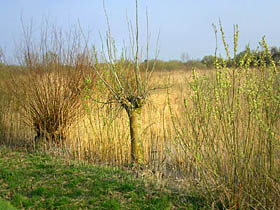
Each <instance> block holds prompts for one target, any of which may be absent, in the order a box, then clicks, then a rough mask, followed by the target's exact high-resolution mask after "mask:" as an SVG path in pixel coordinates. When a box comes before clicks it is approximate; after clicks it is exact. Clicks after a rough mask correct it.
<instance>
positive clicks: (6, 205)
mask: <svg viewBox="0 0 280 210" xmlns="http://www.w3.org/2000/svg"><path fill="white" fill-rule="evenodd" d="M0 210H16V208H15V207H13V206H12V204H11V203H10V202H9V201H5V200H2V199H0Z"/></svg>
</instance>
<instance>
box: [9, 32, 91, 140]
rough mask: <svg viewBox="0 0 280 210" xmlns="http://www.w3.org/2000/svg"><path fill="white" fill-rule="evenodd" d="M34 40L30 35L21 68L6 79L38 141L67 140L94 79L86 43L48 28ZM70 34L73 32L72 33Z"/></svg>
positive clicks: (81, 110) (23, 53)
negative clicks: (87, 81) (38, 40)
mask: <svg viewBox="0 0 280 210" xmlns="http://www.w3.org/2000/svg"><path fill="white" fill-rule="evenodd" d="M45 30H46V33H42V37H41V41H40V42H39V43H33V42H32V41H31V38H32V37H29V36H28V34H27V35H26V34H25V36H26V37H24V39H25V40H27V41H26V43H25V46H23V49H21V51H20V53H21V54H20V55H19V58H20V59H19V61H20V63H21V66H22V68H21V70H17V71H11V73H10V80H8V81H7V82H6V86H7V87H8V91H12V94H13V96H14V102H15V103H16V104H17V105H18V107H19V112H20V114H21V116H22V119H23V121H24V122H25V123H26V124H27V125H28V126H29V127H31V128H32V129H34V131H35V132H36V137H35V140H36V141H39V140H40V139H46V140H47V141H49V142H55V143H59V142H61V141H63V140H65V139H66V137H67V133H68V131H69V128H70V127H71V125H72V124H73V123H74V122H75V121H76V120H77V118H78V116H83V115H84V114H85V113H84V109H83V98H84V92H85V91H86V89H88V88H93V87H89V86H88V84H86V82H85V81H86V79H89V80H91V81H93V80H94V78H95V76H94V74H93V73H91V66H92V65H93V61H91V60H90V55H89V51H88V50H87V45H86V43H82V42H81V40H79V38H78V37H79V36H78V34H76V33H74V34H71V33H66V34H67V37H66V38H67V42H68V44H67V45H66V44H65V42H64V40H65V37H63V35H62V34H63V33H62V32H60V33H59V34H60V36H61V37H60V36H58V31H56V30H55V29H54V31H48V30H49V29H48V28H46V29H45ZM69 34H70V35H69Z"/></svg>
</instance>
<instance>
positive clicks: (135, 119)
mask: <svg viewBox="0 0 280 210" xmlns="http://www.w3.org/2000/svg"><path fill="white" fill-rule="evenodd" d="M141 111H142V107H140V108H135V109H131V110H129V111H128V110H127V114H128V117H129V128H130V139H131V153H130V154H131V162H132V163H139V161H140V159H141V157H140V146H139V143H140V133H139V131H140V128H141Z"/></svg>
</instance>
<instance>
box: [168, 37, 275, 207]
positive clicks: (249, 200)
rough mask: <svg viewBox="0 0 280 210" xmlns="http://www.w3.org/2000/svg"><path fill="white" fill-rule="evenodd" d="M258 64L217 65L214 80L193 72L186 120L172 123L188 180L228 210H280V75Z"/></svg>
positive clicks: (264, 46)
mask: <svg viewBox="0 0 280 210" xmlns="http://www.w3.org/2000/svg"><path fill="white" fill-rule="evenodd" d="M262 47H263V50H262V51H261V52H260V55H261V54H262V53H265V52H267V49H268V48H267V45H266V43H265V41H264V40H263V42H262ZM247 56H248V55H247ZM260 58H263V59H265V56H264V55H262V56H261V57H260ZM246 59H248V60H253V59H255V58H254V57H253V56H251V57H246ZM243 60H244V58H243ZM260 61H261V63H262V65H260V66H259V67H258V68H255V69H251V68H250V65H246V64H245V63H244V62H241V64H242V63H243V64H242V65H241V66H240V67H239V68H227V67H223V68H222V67H221V65H218V66H217V70H216V72H215V74H214V75H212V76H203V77H199V76H198V75H197V74H196V72H195V71H194V73H193V80H192V81H191V82H190V83H189V85H190V91H191V93H188V95H189V97H187V98H185V101H184V105H183V106H184V114H183V116H184V117H181V118H179V117H178V118H175V117H174V129H175V131H176V133H177V136H176V139H178V143H179V144H180V145H181V146H182V149H183V151H184V154H185V157H184V159H185V162H186V165H187V166H188V167H189V170H190V171H189V174H193V178H194V179H195V182H198V184H199V186H200V189H201V192H204V193H206V196H208V198H209V199H210V201H211V203H214V204H215V205H217V206H219V205H220V206H221V207H222V208H224V209H252V208H253V209H277V208H278V207H279V206H280V200H279V194H280V181H279V180H280V168H279V164H280V156H279V154H280V142H279V135H280V133H279V130H280V97H279V96H280V94H279V93H280V86H279V81H280V69H279V68H276V67H275V66H274V68H271V67H268V66H266V62H265V61H264V60H260ZM173 114H174V113H173Z"/></svg>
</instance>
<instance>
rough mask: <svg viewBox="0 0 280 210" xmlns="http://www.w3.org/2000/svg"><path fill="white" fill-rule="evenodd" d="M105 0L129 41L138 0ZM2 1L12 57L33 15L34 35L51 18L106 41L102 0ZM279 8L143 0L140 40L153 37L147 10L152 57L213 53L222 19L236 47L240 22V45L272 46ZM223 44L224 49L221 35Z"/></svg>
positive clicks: (114, 27)
mask: <svg viewBox="0 0 280 210" xmlns="http://www.w3.org/2000/svg"><path fill="white" fill-rule="evenodd" d="M104 1H105V2H104V3H105V7H106V11H107V14H108V17H109V21H110V29H111V33H112V36H113V37H114V39H115V41H116V43H117V45H118V46H122V45H123V43H126V45H127V44H129V41H128V40H129V31H128V24H127V20H128V19H129V20H130V21H132V23H133V24H134V23H135V1H134V0H104ZM0 5H1V6H0V28H1V34H0V47H1V48H2V49H3V51H4V53H5V54H6V56H7V57H13V55H14V53H15V51H16V49H17V46H18V44H19V43H20V42H21V41H22V40H23V38H22V37H23V30H22V28H23V27H22V26H25V27H26V26H29V25H30V23H31V21H32V29H33V30H34V34H35V35H34V36H36V32H38V31H39V30H40V28H42V27H41V25H42V23H44V21H45V20H46V19H47V20H48V22H50V23H51V24H53V25H56V26H58V27H62V28H63V29H64V30H66V31H67V30H70V29H71V28H72V27H77V25H80V26H79V28H81V29H82V31H83V32H85V33H86V34H88V35H89V39H90V43H92V44H94V45H96V46H101V40H100V34H101V36H104V35H105V33H106V31H107V29H108V28H107V24H106V18H105V14H104V9H103V1H102V0H79V1H77V0H0ZM279 9H280V1H279V0H267V1H264V0H139V34H140V36H139V37H140V44H141V46H142V47H143V48H144V47H145V45H146V44H145V43H146V41H147V32H146V30H147V26H146V23H147V21H146V17H147V15H146V11H147V13H148V19H149V20H148V28H149V34H150V35H149V37H150V38H149V40H150V41H149V43H150V45H149V50H150V56H151V57H153V56H155V52H156V51H157V50H159V55H158V58H159V59H163V60H170V59H177V60H180V59H181V58H182V54H183V53H185V54H186V55H188V57H189V58H190V59H201V58H203V56H206V55H213V54H214V52H215V46H216V44H215V43H216V42H215V34H214V31H213V26H212V24H215V25H219V20H221V22H222V25H223V29H224V31H225V37H226V41H227V42H228V44H229V46H230V51H232V50H233V49H232V44H233V26H234V24H238V26H239V31H240V33H239V42H238V51H242V50H244V48H245V46H246V45H247V44H249V45H250V47H251V48H256V47H257V45H258V43H259V42H260V41H261V39H262V37H263V36H265V37H266V41H267V43H268V45H269V46H277V47H279V46H280V27H279V26H280V24H279V22H278V20H279V19H280V12H279ZM134 26H135V24H134ZM158 37H159V38H158ZM157 40H158V41H157ZM157 43H158V44H157ZM218 50H219V53H221V54H222V55H223V54H224V51H223V45H222V40H221V39H220V36H219V40H218Z"/></svg>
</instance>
